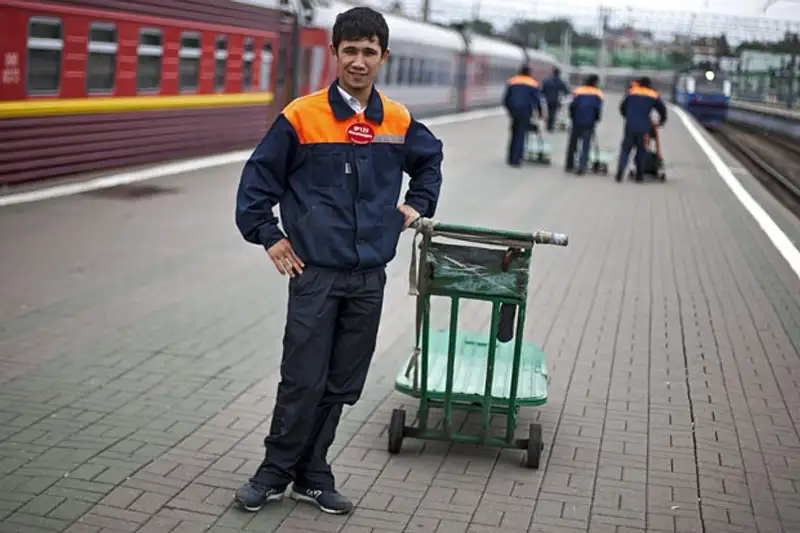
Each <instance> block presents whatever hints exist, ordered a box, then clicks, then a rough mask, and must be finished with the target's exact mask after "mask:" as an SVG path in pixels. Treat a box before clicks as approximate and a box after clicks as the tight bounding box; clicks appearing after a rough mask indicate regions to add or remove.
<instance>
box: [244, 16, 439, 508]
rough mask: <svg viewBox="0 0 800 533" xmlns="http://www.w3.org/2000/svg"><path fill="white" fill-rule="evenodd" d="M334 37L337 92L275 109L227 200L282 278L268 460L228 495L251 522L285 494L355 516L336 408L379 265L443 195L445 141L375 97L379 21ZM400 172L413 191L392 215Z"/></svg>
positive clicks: (371, 320) (363, 345)
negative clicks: (340, 488)
mask: <svg viewBox="0 0 800 533" xmlns="http://www.w3.org/2000/svg"><path fill="white" fill-rule="evenodd" d="M332 33H333V37H332V41H333V43H332V44H331V52H332V54H333V56H334V57H335V58H336V60H337V79H336V81H335V82H334V83H333V84H331V86H330V87H328V88H326V89H324V90H321V91H318V92H316V93H314V94H311V95H308V96H304V97H302V98H298V99H296V100H294V101H293V102H291V103H290V104H289V105H288V106H286V107H285V108H284V109H283V111H282V112H281V114H280V115H279V116H278V118H277V119H276V120H275V122H274V123H273V125H272V127H271V128H270V129H269V131H268V132H267V133H266V135H265V136H264V138H263V140H262V141H261V143H260V144H259V145H258V147H257V148H256V149H255V151H254V152H253V154H252V156H251V157H250V159H249V160H248V162H247V163H246V165H245V167H244V170H243V172H242V177H241V182H240V184H239V189H238V193H237V197H236V225H237V227H238V228H239V231H240V232H241V234H242V236H243V237H244V239H245V240H246V241H248V242H250V243H252V244H255V245H258V246H263V247H264V248H265V249H266V251H267V254H268V255H269V257H270V259H272V262H273V263H274V265H275V268H276V269H277V270H278V272H280V273H281V274H282V275H283V274H288V275H289V278H290V279H289V301H288V309H287V317H286V327H285V332H284V337H283V358H282V361H281V381H280V384H279V385H278V391H277V399H276V402H275V409H274V411H273V414H272V423H271V426H270V430H269V435H267V437H266V438H265V439H264V446H265V448H266V453H265V458H264V460H263V462H262V463H261V465H260V466H259V467H258V469H257V470H256V472H255V473H254V475H253V477H252V478H250V480H249V481H248V482H247V483H245V484H244V485H242V486H241V487H239V489H238V490H237V491H236V494H235V500H236V501H237V502H238V503H239V504H240V505H241V506H242V507H243V508H244V509H246V510H248V511H253V512H255V511H258V510H259V509H260V508H261V507H262V506H263V505H264V504H265V503H269V502H275V501H278V500H280V499H281V498H282V497H283V495H284V492H285V491H286V489H287V487H288V486H289V484H290V483H291V484H292V490H291V497H292V498H294V499H297V500H301V501H306V502H309V503H312V504H314V505H316V506H317V507H318V508H319V509H321V510H322V511H324V512H326V513H332V514H346V513H349V512H350V511H351V510H352V509H353V504H352V503H351V502H350V501H349V500H348V499H347V498H345V497H344V496H343V495H341V494H339V493H338V492H337V490H336V486H335V481H334V476H333V473H332V472H331V467H330V465H329V464H328V462H327V453H328V449H329V447H330V446H331V443H332V442H333V440H334V437H335V435H336V428H337V426H338V424H339V418H340V416H341V414H342V407H343V406H344V405H345V404H348V405H353V404H354V403H355V402H356V401H357V400H358V399H359V397H360V396H361V393H362V390H363V387H364V383H365V380H366V377H367V371H368V369H369V365H370V361H371V359H372V355H373V352H374V350H375V344H376V338H377V334H378V325H379V322H380V316H381V309H382V305H383V295H384V288H385V284H386V268H385V267H386V264H387V263H389V262H390V261H391V260H392V259H393V258H394V256H395V254H396V248H397V243H398V241H399V238H400V234H401V233H402V232H403V231H405V229H407V228H408V226H409V225H410V224H411V223H412V222H413V221H414V220H416V219H417V218H419V217H420V216H423V217H432V216H433V215H434V213H435V211H436V206H437V203H438V200H439V190H440V187H441V183H442V171H441V165H442V143H441V142H440V141H439V140H438V139H437V138H436V137H435V136H434V135H433V134H432V133H431V132H430V131H429V130H428V128H426V127H425V126H424V125H423V124H421V123H419V122H417V121H416V120H415V119H414V118H413V117H412V116H411V114H410V113H409V111H408V110H407V109H406V108H405V107H404V106H403V105H401V104H399V103H397V102H394V101H392V100H390V99H388V98H386V97H385V96H384V95H383V94H381V93H380V92H378V91H377V90H376V89H375V87H374V83H375V79H376V77H377V74H378V70H379V68H380V67H381V65H383V64H384V62H385V61H386V59H387V57H388V54H389V49H388V42H389V28H388V26H387V24H386V21H385V20H384V18H383V16H382V15H381V14H380V13H378V12H377V11H374V10H373V9H370V8H369V7H354V8H352V9H350V10H348V11H345V12H344V13H341V14H339V16H338V17H337V18H336V22H335V23H334V26H333V32H332ZM404 171H405V172H406V173H408V174H409V175H410V176H411V181H410V183H409V188H408V193H407V194H406V196H405V203H403V204H402V205H399V206H398V205H397V201H398V198H399V196H400V191H401V188H402V182H403V172H404ZM276 204H280V214H281V219H282V222H283V224H282V225H283V228H284V230H285V231H286V234H284V233H283V231H281V229H279V228H278V219H277V218H276V217H275V215H274V214H273V211H272V210H273V208H274V206H275V205H276Z"/></svg>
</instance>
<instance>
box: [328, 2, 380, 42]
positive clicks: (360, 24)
mask: <svg viewBox="0 0 800 533" xmlns="http://www.w3.org/2000/svg"><path fill="white" fill-rule="evenodd" d="M373 38H376V39H377V40H378V45H379V46H380V48H381V53H383V52H385V51H386V49H387V48H389V26H388V25H387V24H386V19H384V18H383V15H381V14H380V13H379V12H377V11H375V10H374V9H372V8H370V7H366V6H358V7H354V8H352V9H348V10H347V11H344V12H343V13H339V14H338V15H336V22H334V23H333V47H334V48H336V49H337V50H338V49H339V44H341V42H342V41H361V40H363V39H369V40H372V39H373Z"/></svg>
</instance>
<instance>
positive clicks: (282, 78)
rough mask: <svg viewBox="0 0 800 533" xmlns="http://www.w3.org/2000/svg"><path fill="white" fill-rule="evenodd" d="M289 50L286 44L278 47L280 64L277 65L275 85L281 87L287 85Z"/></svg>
mask: <svg viewBox="0 0 800 533" xmlns="http://www.w3.org/2000/svg"><path fill="white" fill-rule="evenodd" d="M286 54H287V50H286V47H285V46H279V47H278V64H277V65H276V67H275V87H276V88H278V89H280V88H283V86H284V85H286V72H285V70H286V63H287V57H286Z"/></svg>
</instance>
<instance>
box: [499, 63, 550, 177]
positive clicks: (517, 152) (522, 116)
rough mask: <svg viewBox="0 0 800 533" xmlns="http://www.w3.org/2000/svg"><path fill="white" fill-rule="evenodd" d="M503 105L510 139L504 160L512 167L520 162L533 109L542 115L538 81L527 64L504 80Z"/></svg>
mask: <svg viewBox="0 0 800 533" xmlns="http://www.w3.org/2000/svg"><path fill="white" fill-rule="evenodd" d="M503 106H504V107H505V108H506V110H507V111H508V114H509V116H510V117H511V139H509V142H508V155H507V157H506V162H507V163H508V164H509V165H510V166H512V167H518V166H520V165H521V164H522V156H523V152H524V151H525V137H526V136H527V135H528V131H530V126H531V119H532V118H533V110H534V109H536V110H537V111H538V112H539V116H540V117H541V116H542V102H541V100H540V94H539V82H537V81H536V80H534V79H533V78H532V77H531V70H530V68H528V65H523V66H522V68H520V70H519V74H517V75H516V76H513V77H511V78H509V79H508V81H506V92H505V95H504V96H503Z"/></svg>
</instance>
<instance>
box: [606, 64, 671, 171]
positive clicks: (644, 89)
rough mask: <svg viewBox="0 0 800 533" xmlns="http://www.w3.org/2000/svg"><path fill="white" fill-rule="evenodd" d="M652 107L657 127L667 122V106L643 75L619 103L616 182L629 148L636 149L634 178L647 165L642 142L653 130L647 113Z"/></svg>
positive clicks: (628, 155) (626, 161)
mask: <svg viewBox="0 0 800 533" xmlns="http://www.w3.org/2000/svg"><path fill="white" fill-rule="evenodd" d="M654 109H655V110H656V112H657V113H658V115H659V118H660V121H659V123H658V126H663V125H664V123H665V122H666V121H667V107H666V106H665V105H664V101H663V100H662V99H661V95H659V94H658V92H656V91H654V90H653V89H651V88H650V78H648V77H646V76H645V77H643V78H641V79H640V80H639V81H638V83H637V85H636V86H634V87H632V88H631V89H630V90H629V91H628V94H626V95H625V97H624V98H623V99H622V102H621V103H620V106H619V111H620V114H621V115H622V116H623V117H624V118H625V131H624V133H623V138H622V146H621V147H620V153H619V162H618V164H617V175H616V180H617V181H622V175H623V174H624V173H625V169H626V168H627V166H628V159H629V158H630V153H631V150H633V149H634V148H636V181H642V180H643V179H644V170H645V166H646V165H647V161H646V157H647V147H646V146H645V142H644V141H645V138H646V136H647V135H649V134H650V132H651V131H652V129H653V124H652V122H651V119H650V114H651V112H652V111H653V110H654Z"/></svg>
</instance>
